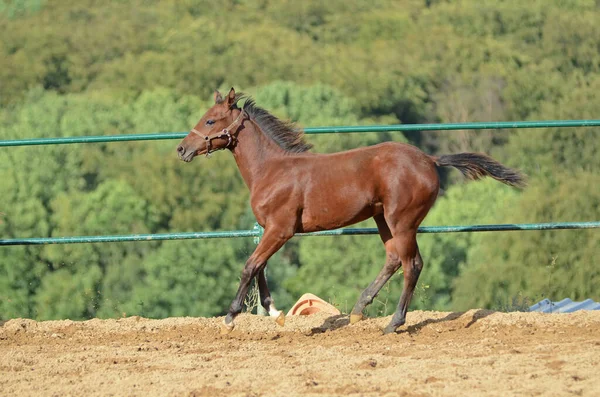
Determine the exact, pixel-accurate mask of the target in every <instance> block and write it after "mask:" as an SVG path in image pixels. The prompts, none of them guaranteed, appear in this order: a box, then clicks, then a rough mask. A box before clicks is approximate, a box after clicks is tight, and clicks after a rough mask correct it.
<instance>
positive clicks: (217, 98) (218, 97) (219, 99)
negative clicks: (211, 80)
mask: <svg viewBox="0 0 600 397" xmlns="http://www.w3.org/2000/svg"><path fill="white" fill-rule="evenodd" d="M221 102H223V96H222V95H221V93H220V92H219V90H215V103H221Z"/></svg>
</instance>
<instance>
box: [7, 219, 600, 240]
mask: <svg viewBox="0 0 600 397" xmlns="http://www.w3.org/2000/svg"><path fill="white" fill-rule="evenodd" d="M598 228H600V221H597V222H552V223H522V224H504V225H466V226H423V227H420V228H419V233H461V232H499V231H524V230H565V229H598ZM365 234H378V231H377V229H376V228H344V229H335V230H325V231H322V232H315V233H299V234H297V236H302V237H306V236H355V235H365ZM261 236H262V228H261V227H255V228H254V229H253V230H234V231H222V232H187V233H160V234H129V235H117V236H77V237H39V238H38V237H36V238H17V239H0V246H2V245H45V244H77V243H114V242H131V241H160V240H190V239H209V238H239V237H261Z"/></svg>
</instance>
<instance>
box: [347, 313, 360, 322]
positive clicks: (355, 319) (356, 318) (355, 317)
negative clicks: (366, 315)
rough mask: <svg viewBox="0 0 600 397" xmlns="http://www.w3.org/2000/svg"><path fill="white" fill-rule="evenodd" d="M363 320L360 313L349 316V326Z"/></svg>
mask: <svg viewBox="0 0 600 397" xmlns="http://www.w3.org/2000/svg"><path fill="white" fill-rule="evenodd" d="M362 319H363V315H362V313H359V314H351V315H350V324H356V323H357V322H359V321H360V320H362Z"/></svg>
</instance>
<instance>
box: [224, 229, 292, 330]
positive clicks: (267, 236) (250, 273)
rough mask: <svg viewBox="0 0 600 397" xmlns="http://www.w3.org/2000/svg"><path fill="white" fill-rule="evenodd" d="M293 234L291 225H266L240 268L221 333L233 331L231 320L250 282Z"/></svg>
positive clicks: (240, 310)
mask: <svg viewBox="0 0 600 397" xmlns="http://www.w3.org/2000/svg"><path fill="white" fill-rule="evenodd" d="M293 235H294V231H293V227H290V228H285V229H283V228H276V227H269V225H267V228H265V233H264V234H263V237H262V239H261V240H260V243H258V246H257V247H256V249H255V250H254V252H253V253H252V255H250V258H248V260H247V261H246V264H245V266H244V270H242V277H241V280H240V286H239V287H238V291H237V294H236V295H235V298H234V299H233V302H231V306H229V311H228V312H227V316H225V320H224V322H223V326H222V327H221V334H228V333H230V332H231V331H233V328H234V327H235V324H234V323H233V320H234V319H235V318H236V317H237V315H238V314H240V313H241V312H242V305H243V303H244V299H246V294H247V293H248V288H249V287H250V282H251V281H252V279H253V278H254V277H256V276H257V275H258V274H259V272H260V271H261V270H264V268H265V266H266V264H267V260H269V258H270V257H271V256H272V255H273V254H274V253H276V252H277V251H278V250H279V248H281V247H282V246H283V244H285V243H286V242H287V241H288V240H289V239H290V238H292V236H293Z"/></svg>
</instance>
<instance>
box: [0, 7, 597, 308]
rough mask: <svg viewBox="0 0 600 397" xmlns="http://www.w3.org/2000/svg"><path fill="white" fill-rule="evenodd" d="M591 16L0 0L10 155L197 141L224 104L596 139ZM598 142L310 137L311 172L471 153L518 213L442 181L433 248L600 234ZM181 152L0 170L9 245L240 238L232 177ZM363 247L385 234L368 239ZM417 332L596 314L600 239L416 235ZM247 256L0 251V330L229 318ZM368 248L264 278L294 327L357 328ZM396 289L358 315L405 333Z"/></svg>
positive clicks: (369, 274)
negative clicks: (82, 139) (344, 156)
mask: <svg viewBox="0 0 600 397" xmlns="http://www.w3.org/2000/svg"><path fill="white" fill-rule="evenodd" d="M598 21H600V1H599V0H555V1H547V0H531V1H526V2H524V1H520V0H505V1H491V0H462V1H443V0H402V1H399V0H372V1H369V2H365V1H362V0H343V1H338V0H328V1H321V0H303V1H291V0H257V1H249V0H248V1H245V0H219V1H212V0H205V1H192V0H177V1H153V0H132V1H118V0H113V1H97V0H77V1H75V0H60V1H49V0H47V1H45V0H0V139H20V138H40V137H60V136H81V135H113V134H131V133H150V132H174V131H187V130H189V129H190V128H191V127H192V126H193V125H194V124H195V123H196V121H197V120H198V119H199V118H200V116H201V115H202V114H203V113H204V111H206V110H207V109H208V107H209V106H210V105H211V99H212V92H213V90H214V89H215V88H218V89H221V90H223V91H227V90H228V89H229V88H230V87H232V86H233V87H235V88H236V90H238V91H240V90H241V91H244V92H246V93H248V94H250V95H252V96H253V97H254V98H255V100H256V102H257V104H258V105H259V106H262V107H264V108H266V109H268V110H270V111H272V112H273V113H274V114H276V115H277V116H279V117H282V118H286V119H291V120H293V121H295V122H298V123H299V124H300V125H301V126H303V127H310V126H326V125H365V124H392V123H426V122H442V123H445V122H466V121H513V120H550V119H593V118H599V116H600V113H599V111H598V109H599V106H600V74H599V73H598V72H599V71H600V24H599V23H598ZM599 137H600V134H599V133H598V129H597V128H569V129H564V128H553V129H535V130H531V129H529V130H526V129H522V130H497V131H448V132H422V133H417V132H415V133H405V134H402V133H400V132H394V133H380V134H376V133H365V134H331V135H328V136H315V135H310V136H308V137H307V139H308V140H309V141H310V142H311V143H313V144H314V145H315V149H314V150H315V151H317V152H333V151H338V150H343V149H348V148H352V147H358V146H364V145H370V144H375V143H378V142H381V141H388V140H396V141H403V142H409V143H411V144H414V145H417V146H418V147H420V148H421V149H423V150H424V151H426V152H427V153H429V154H440V153H455V152H459V151H481V152H486V153H489V154H491V155H493V156H494V157H495V158H497V159H498V160H500V161H502V162H503V163H505V164H506V165H508V166H511V167H516V168H519V169H521V170H522V171H524V172H525V173H526V174H528V175H529V179H530V181H529V182H530V186H529V187H528V188H527V189H526V190H524V191H517V190H515V189H511V188H509V187H506V186H504V185H501V184H500V183H498V182H495V181H483V182H472V183H466V182H465V181H464V180H463V179H462V177H461V176H460V174H459V173H458V172H455V171H451V172H449V173H445V174H444V175H443V186H442V189H443V192H442V193H443V194H442V195H441V197H440V198H439V199H438V202H437V204H436V205H435V207H434V208H433V210H432V211H431V213H430V214H429V216H428V217H427V218H426V220H425V222H424V225H459V224H461V225H466V224H486V223H527V222H552V221H596V220H599V219H600V188H599V186H600V173H599V170H600V153H599V149H600V144H599V140H598V138H599ZM177 142H178V141H176V140H173V141H154V142H125V143H99V144H78V145H62V146H57V145H55V146H35V147H9V148H2V149H0V211H1V212H2V214H0V236H1V237H2V238H18V237H45V236H73V235H99V234H129V233H159V232H177V231H181V232H185V231H210V230H234V229H248V228H251V227H252V225H253V224H254V219H253V216H252V212H251V211H250V208H249V204H248V191H247V188H246V187H245V185H244V183H243V181H242V179H241V177H240V175H239V173H238V170H237V168H236V165H235V162H234V161H233V159H232V156H231V155H230V154H229V153H227V152H219V153H217V154H215V155H214V156H213V157H212V158H211V159H210V160H207V159H205V158H198V159H196V161H194V162H193V163H191V164H185V163H183V162H181V161H179V160H178V159H177V157H176V153H175V146H176V144H177ZM359 226H368V227H374V222H372V221H369V222H365V223H363V224H361V225H359ZM419 244H420V247H421V252H422V254H423V258H424V262H425V268H424V271H423V273H422V275H421V279H420V281H419V284H418V286H417V292H416V296H415V298H414V300H413V304H412V305H411V308H413V309H415V308H419V309H430V310H465V309H470V308H479V307H482V308H491V309H498V310H510V309H518V308H519V307H524V306H528V303H535V302H537V301H538V300H540V299H542V298H550V299H552V300H560V299H562V298H565V297H570V298H571V299H574V300H581V299H585V298H592V299H595V300H599V299H600V288H599V287H600V266H599V265H598V258H599V257H600V233H599V232H598V231H597V230H579V231H575V230H570V231H546V232H537V231H531V232H500V233H460V234H438V235H420V236H419ZM253 248H254V243H253V241H252V239H251V238H249V239H226V240H225V239H219V240H186V241H170V242H140V243H110V244H72V245H55V246H17V247H1V248H0V320H2V319H8V318H15V317H29V318H34V319H62V318H70V319H87V318H92V317H100V318H106V317H120V316H129V315H141V316H146V317H153V318H162V317H167V316H213V315H220V314H223V313H224V312H225V311H226V309H227V307H228V306H229V303H230V302H231V299H232V298H233V296H234V293H235V290H236V288H237V284H238V281H239V276H240V272H241V269H242V267H243V264H244V262H245V260H246V259H247V257H248V256H249V255H250V253H251V252H252V250H253ZM384 260H385V251H384V249H383V246H382V244H381V242H380V240H379V237H378V236H356V237H353V236H345V237H323V238H295V239H292V241H290V242H289V243H288V244H286V246H285V247H284V248H283V249H282V250H281V251H280V252H279V253H278V254H277V255H276V256H275V257H274V258H272V259H271V261H270V262H269V267H268V278H269V284H270V286H271V288H272V292H273V294H274V297H275V300H276V302H277V304H278V306H279V307H280V308H283V309H285V310H286V311H287V309H289V308H290V306H291V305H292V304H293V302H295V300H296V299H297V298H299V296H300V295H301V294H303V293H304V292H312V293H314V294H316V295H318V296H320V297H322V298H323V299H325V300H327V301H329V302H332V303H333V304H335V305H336V306H337V307H338V308H340V310H342V311H344V312H347V311H349V310H350V309H351V308H352V306H353V304H354V303H355V301H356V299H357V298H358V296H359V294H360V292H361V291H362V289H364V288H365V287H366V286H367V285H368V284H369V283H370V282H371V281H372V279H373V278H374V277H375V275H376V274H377V273H378V272H379V270H380V268H381V267H382V265H383V263H384ZM401 278H402V275H401V274H398V275H396V276H395V277H394V278H393V279H392V280H391V281H390V283H389V284H388V285H387V286H386V287H384V290H383V291H382V293H381V294H380V296H379V297H378V299H377V300H376V301H375V302H374V304H373V305H372V307H371V308H370V309H369V310H370V312H369V314H371V315H383V314H388V313H391V312H393V311H394V309H395V307H396V304H397V300H398V297H399V294H400V291H401V287H402V282H401Z"/></svg>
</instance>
